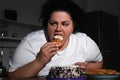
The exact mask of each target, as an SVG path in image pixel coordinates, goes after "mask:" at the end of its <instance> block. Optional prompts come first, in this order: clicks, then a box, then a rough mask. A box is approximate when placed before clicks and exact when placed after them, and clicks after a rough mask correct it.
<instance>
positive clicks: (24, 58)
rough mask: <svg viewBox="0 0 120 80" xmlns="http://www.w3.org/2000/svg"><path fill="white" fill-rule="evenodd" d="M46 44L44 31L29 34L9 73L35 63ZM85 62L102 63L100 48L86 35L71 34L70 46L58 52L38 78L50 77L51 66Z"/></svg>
mask: <svg viewBox="0 0 120 80" xmlns="http://www.w3.org/2000/svg"><path fill="white" fill-rule="evenodd" d="M46 42H47V41H46V38H45V34H44V31H43V30H39V31H35V32H32V33H30V34H28V35H27V36H26V37H25V38H24V39H23V40H22V41H21V43H20V44H19V46H18V47H17V49H16V51H15V55H14V57H13V59H12V60H11V61H10V67H9V72H11V71H14V70H15V69H17V68H19V67H21V66H23V65H25V64H27V63H29V62H31V61H33V60H34V59H35V58H36V56H37V53H38V52H39V51H40V48H41V46H43V45H44V44H45V43H46ZM85 61H102V55H101V52H100V50H99V48H98V46H97V45H96V43H95V42H94V41H93V40H92V39H91V38H90V37H88V36H87V35H86V34H84V33H80V32H79V33H76V34H71V36H70V40H69V43H68V46H67V47H66V48H65V49H64V50H62V51H58V52H57V54H56V55H54V56H53V57H52V59H51V61H50V62H49V63H48V64H46V66H45V67H44V68H43V69H42V70H41V71H40V72H39V73H38V76H46V75H48V73H49V69H50V68H51V66H55V65H62V66H64V65H65V66H67V65H73V64H74V63H76V62H85Z"/></svg>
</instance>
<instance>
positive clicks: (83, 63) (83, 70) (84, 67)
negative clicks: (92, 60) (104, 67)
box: [75, 62, 89, 72]
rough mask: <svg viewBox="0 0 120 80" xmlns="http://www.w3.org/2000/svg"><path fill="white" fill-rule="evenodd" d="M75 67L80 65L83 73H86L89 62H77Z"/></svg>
mask: <svg viewBox="0 0 120 80" xmlns="http://www.w3.org/2000/svg"><path fill="white" fill-rule="evenodd" d="M75 65H78V66H79V67H80V69H81V71H82V72H85V70H86V68H87V67H88V65H89V62H77V63H75Z"/></svg>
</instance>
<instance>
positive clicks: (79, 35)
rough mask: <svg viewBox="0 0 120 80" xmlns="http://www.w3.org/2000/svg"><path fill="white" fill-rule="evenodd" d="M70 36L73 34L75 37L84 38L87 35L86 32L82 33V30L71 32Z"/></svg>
mask: <svg viewBox="0 0 120 80" xmlns="http://www.w3.org/2000/svg"><path fill="white" fill-rule="evenodd" d="M72 36H75V37H78V38H85V37H88V36H87V34H86V33H83V32H76V33H73V34H72Z"/></svg>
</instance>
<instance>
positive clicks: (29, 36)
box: [24, 30, 44, 40]
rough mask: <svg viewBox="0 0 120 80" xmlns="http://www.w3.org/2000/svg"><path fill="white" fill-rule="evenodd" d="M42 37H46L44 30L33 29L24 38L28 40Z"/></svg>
mask: <svg viewBox="0 0 120 80" xmlns="http://www.w3.org/2000/svg"><path fill="white" fill-rule="evenodd" d="M40 38H44V30H37V31H33V32H31V33H29V34H27V35H26V36H25V37H24V39H26V40H30V39H35V40H39V39H40Z"/></svg>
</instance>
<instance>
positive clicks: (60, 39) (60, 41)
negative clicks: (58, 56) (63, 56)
mask: <svg viewBox="0 0 120 80" xmlns="http://www.w3.org/2000/svg"><path fill="white" fill-rule="evenodd" d="M62 41H63V37H62V36H61V35H55V36H54V42H56V45H57V46H60V45H61V43H62Z"/></svg>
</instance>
